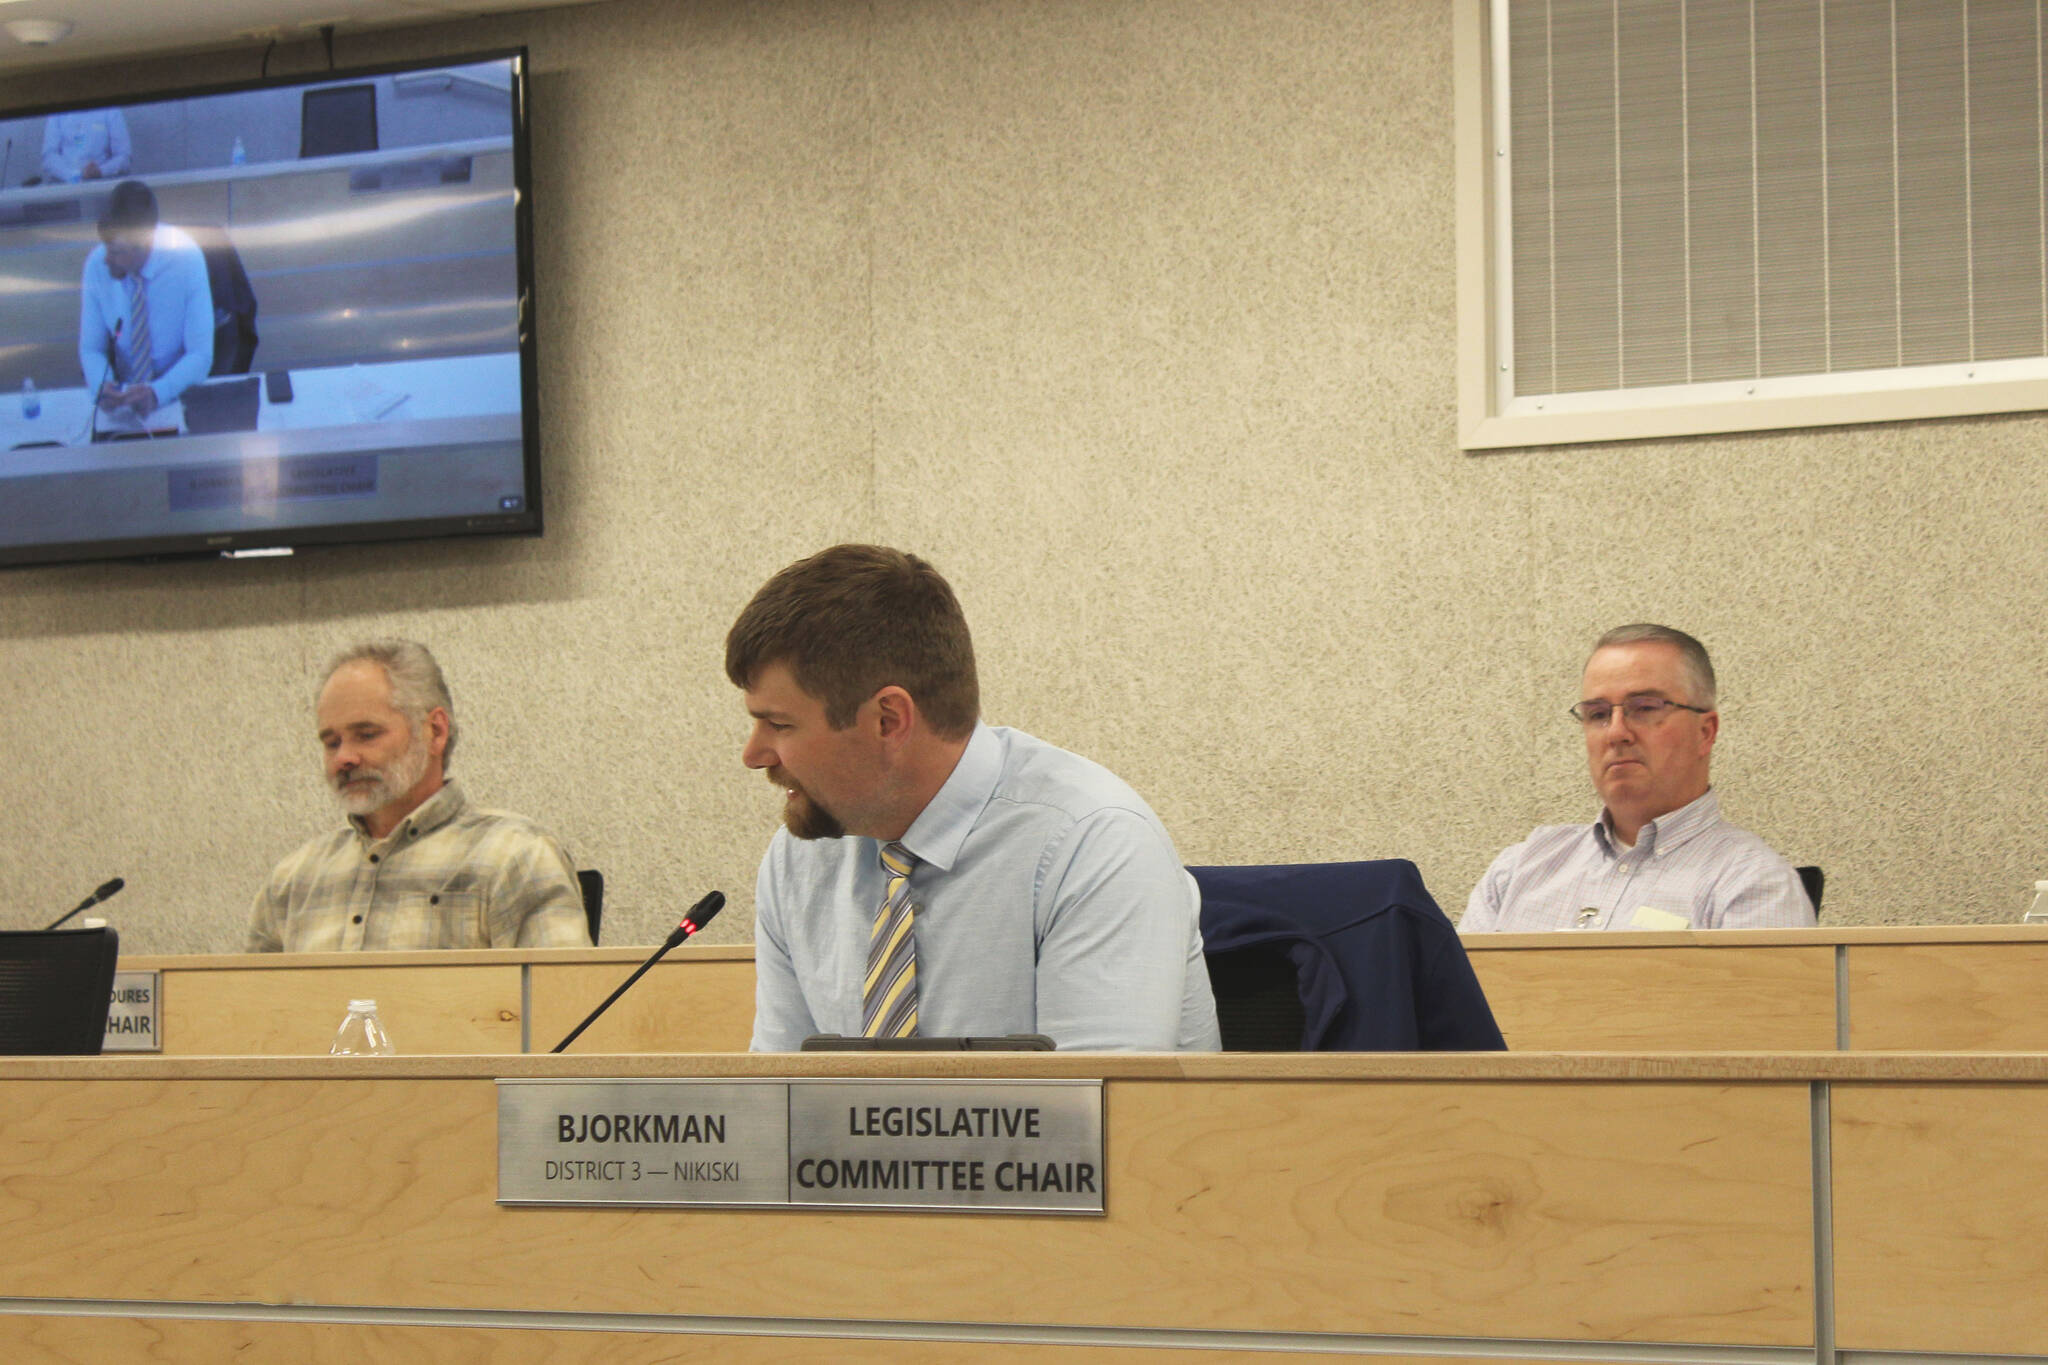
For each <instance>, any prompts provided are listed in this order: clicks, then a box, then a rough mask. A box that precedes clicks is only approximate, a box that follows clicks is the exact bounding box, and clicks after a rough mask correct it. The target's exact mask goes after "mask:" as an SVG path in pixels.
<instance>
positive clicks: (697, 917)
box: [683, 891, 725, 931]
mask: <svg viewBox="0 0 2048 1365" xmlns="http://www.w3.org/2000/svg"><path fill="white" fill-rule="evenodd" d="M723 909H725V893H724V892H723V891H714V892H712V893H711V894H710V895H708V896H706V897H705V898H704V899H703V900H701V901H698V902H697V903H696V904H695V905H693V906H691V907H690V912H689V913H688V914H687V915H684V916H683V920H684V922H685V923H688V924H694V925H696V926H697V928H698V930H699V931H702V929H703V928H704V926H705V925H707V924H709V923H711V921H712V920H713V919H715V918H716V917H717V915H718V912H719V911H721V910H723Z"/></svg>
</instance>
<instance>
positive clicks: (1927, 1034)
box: [1848, 942, 2048, 1052]
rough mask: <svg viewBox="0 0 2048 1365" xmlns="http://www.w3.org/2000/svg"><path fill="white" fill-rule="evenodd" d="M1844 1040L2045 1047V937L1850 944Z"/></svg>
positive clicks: (1900, 1045) (1927, 1046)
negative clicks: (1846, 1036) (2035, 939)
mask: <svg viewBox="0 0 2048 1365" xmlns="http://www.w3.org/2000/svg"><path fill="white" fill-rule="evenodd" d="M1848 954H1849V1045H1850V1046H1851V1047H1854V1048H1872V1049H1879V1050H1886V1051H1906V1050H1917V1051H1934V1052H2039V1051H2043V1050H2048V992H2044V991H2043V990H2042V989H2041V983H2042V982H2043V981H2044V980H2048V942H2011V943H1926V944H1910V945H1909V944H1899V945H1868V946H1865V945H1860V944H1859V945H1854V946H1851V947H1850V948H1849V949H1848Z"/></svg>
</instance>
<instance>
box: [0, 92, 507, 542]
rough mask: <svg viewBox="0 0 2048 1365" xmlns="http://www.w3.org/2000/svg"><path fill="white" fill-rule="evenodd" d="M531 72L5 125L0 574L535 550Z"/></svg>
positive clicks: (213, 99)
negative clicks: (114, 563)
mask: <svg viewBox="0 0 2048 1365" xmlns="http://www.w3.org/2000/svg"><path fill="white" fill-rule="evenodd" d="M525 69H526V56H525V53H524V52H523V51H521V52H509V53H498V54H492V55H488V56H483V57H473V58H463V59H461V60H459V61H454V62H448V63H443V64H438V65H417V64H415V65H408V66H403V67H382V68H376V69H369V70H363V71H354V72H346V73H336V72H328V73H322V74H321V75H319V76H318V77H313V78H308V77H296V78H290V79H284V80H274V81H268V82H261V83H255V84H250V85H244V86H236V87H230V88H222V89H210V90H205V91H194V92H187V93H179V94H166V95H158V96H149V97H143V98H136V99H131V100H124V101H123V102H121V103H120V104H117V105H104V104H102V105H90V106H76V105H73V106H65V107H61V108H50V109H40V110H23V111H17V112H11V113H6V114H0V566H4V565H21V564H36V563H49V562H54V561H60V560H78V559H101V558H128V557H144V556H155V555H173V554H183V553H204V552H226V553H247V552H252V551H260V550H264V549H271V548H279V547H291V546H298V545H306V544H313V543H320V542H336V541H350V540H376V539H391V538H398V537H420V536H438V535H476V534H494V533H495V534H503V533H535V532H538V531H539V530H540V526H541V516H540V481H539V448H538V441H537V439H536V433H537V429H538V421H537V414H536V411H535V406H534V392H535V385H534V346H533V330H532V278H531V277H532V249H531V228H530V224H531V211H530V201H529V198H528V189H527V171H526V165H527V160H526V126H527V125H526V87H525Z"/></svg>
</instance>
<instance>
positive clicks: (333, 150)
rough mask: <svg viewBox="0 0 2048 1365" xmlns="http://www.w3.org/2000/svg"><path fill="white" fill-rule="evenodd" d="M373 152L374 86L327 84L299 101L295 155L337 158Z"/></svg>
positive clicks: (374, 127) (375, 105)
mask: <svg viewBox="0 0 2048 1365" xmlns="http://www.w3.org/2000/svg"><path fill="white" fill-rule="evenodd" d="M376 150H377V87H376V86H374V85H370V84H367V83H365V84H362V85H329V86H323V87H321V88H320V89H317V90H308V91H307V92H306V93H305V95H304V96H303V97H301V98H300V100H299V155H300V156H301V157H308V156H341V155H344V154H346V153H348V152H374V151H376Z"/></svg>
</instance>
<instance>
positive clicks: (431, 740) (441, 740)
mask: <svg viewBox="0 0 2048 1365" xmlns="http://www.w3.org/2000/svg"><path fill="white" fill-rule="evenodd" d="M427 752H428V753H430V754H432V755H433V756H434V757H435V758H439V757H440V756H441V755H442V754H444V753H446V752H448V712H447V711H446V710H444V709H443V708H441V707H439V706H437V707H435V708H434V709H433V710H431V711H429V712H427Z"/></svg>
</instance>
